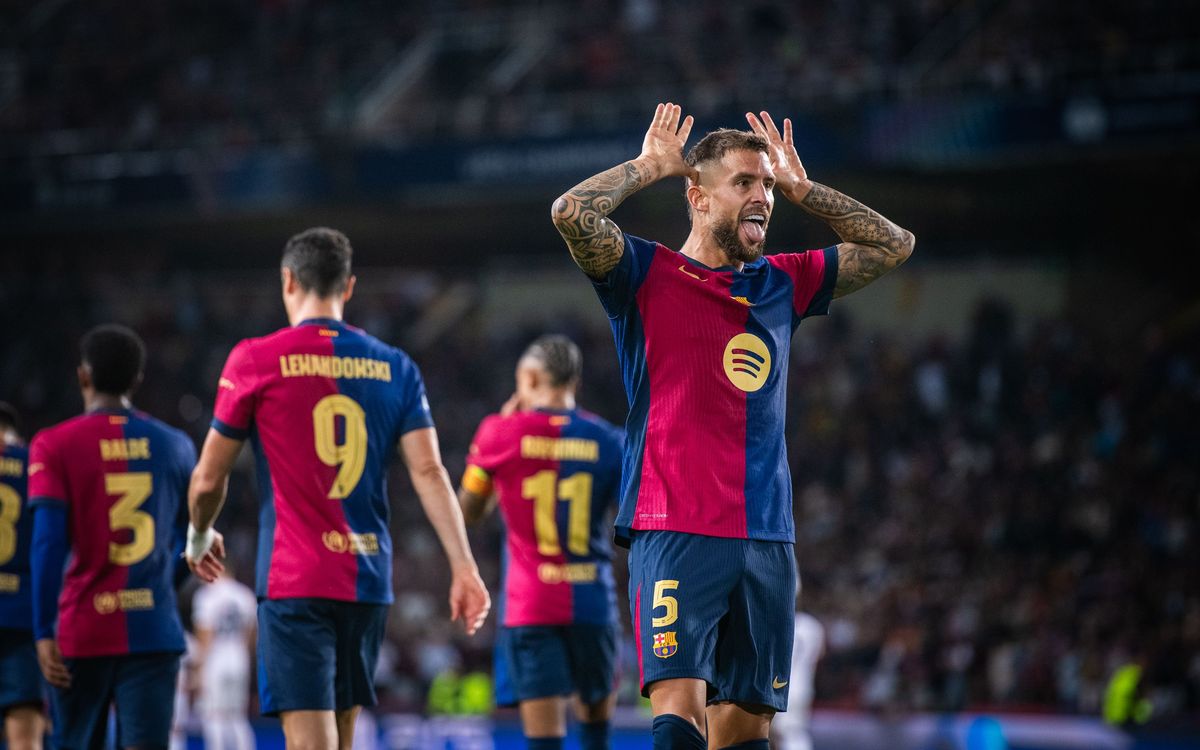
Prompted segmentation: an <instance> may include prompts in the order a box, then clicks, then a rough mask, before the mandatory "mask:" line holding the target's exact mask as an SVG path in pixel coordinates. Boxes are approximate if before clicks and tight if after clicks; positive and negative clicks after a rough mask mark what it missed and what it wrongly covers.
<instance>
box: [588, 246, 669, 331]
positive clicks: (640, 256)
mask: <svg viewBox="0 0 1200 750" xmlns="http://www.w3.org/2000/svg"><path fill="white" fill-rule="evenodd" d="M657 248H658V244H657V243H655V242H650V241H648V240H643V239H642V238H641V237H634V236H633V235H632V234H627V235H625V252H623V253H622V254H621V260H620V261H619V262H618V263H617V265H616V267H615V268H613V270H611V271H609V272H608V275H607V276H605V277H604V278H603V279H600V280H599V281H597V280H596V279H592V287H593V288H594V289H595V290H596V296H597V297H599V298H600V304H602V305H603V306H604V311H605V312H607V313H608V317H610V318H616V317H619V316H620V315H622V314H623V313H624V312H625V311H626V310H627V309H629V306H630V305H631V304H632V303H633V300H634V299H635V297H636V296H637V290H638V287H640V286H641V285H642V282H643V281H645V279H646V274H647V273H648V272H649V271H650V263H651V261H653V260H654V252H655V250H656V249H657Z"/></svg>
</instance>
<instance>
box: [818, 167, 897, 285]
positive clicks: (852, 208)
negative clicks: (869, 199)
mask: <svg viewBox="0 0 1200 750" xmlns="http://www.w3.org/2000/svg"><path fill="white" fill-rule="evenodd" d="M808 184H809V186H810V187H809V189H808V194H807V195H805V196H804V197H803V198H801V199H800V201H799V203H800V207H801V208H803V209H804V210H805V211H807V212H809V213H810V214H812V215H813V216H816V217H817V218H819V219H821V220H822V221H824V222H825V223H826V224H828V225H829V227H830V229H832V230H833V231H834V232H837V236H838V237H841V238H842V244H840V245H838V273H837V284H836V286H834V289H833V296H834V297H835V298H836V297H844V296H846V295H847V294H849V293H850V292H854V291H858V290H859V289H862V288H863V287H864V286H866V285H867V284H870V283H871V282H872V281H874V280H875V279H878V278H879V277H880V276H882V275H884V274H885V273H887V272H888V271H890V270H892V269H893V268H895V267H896V266H898V265H900V264H901V263H903V262H904V261H906V260H908V256H910V255H912V251H913V246H914V245H916V243H917V238H916V237H915V236H914V235H913V233H912V232H910V231H908V230H907V229H903V228H901V227H899V226H897V225H896V224H894V223H893V222H891V221H889V220H888V219H887V218H886V217H884V216H883V215H881V214H880V213H878V212H877V211H874V210H872V209H870V208H867V207H866V206H864V205H863V204H861V203H859V202H858V201H856V200H854V199H853V198H851V197H850V196H848V195H843V194H842V193H839V192H838V191H836V190H834V189H833V188H831V187H826V186H824V185H822V184H820V183H819V182H812V181H811V180H809V181H808Z"/></svg>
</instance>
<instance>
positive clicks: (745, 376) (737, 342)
mask: <svg viewBox="0 0 1200 750" xmlns="http://www.w3.org/2000/svg"><path fill="white" fill-rule="evenodd" d="M722 364H723V365H724V366H725V377H727V378H729V382H730V383H733V385H734V386H735V387H736V388H738V389H740V390H743V391H745V392H746V393H753V392H755V391H757V390H758V389H759V388H762V387H763V386H764V385H766V383H767V377H768V376H769V375H770V374H771V350H770V349H768V348H767V345H766V344H765V343H764V342H763V340H762V339H760V338H759V337H758V336H755V335H754V334H753V333H739V334H738V335H736V336H734V337H733V338H731V339H730V340H729V343H728V344H726V345H725V356H724V358H723V359H722Z"/></svg>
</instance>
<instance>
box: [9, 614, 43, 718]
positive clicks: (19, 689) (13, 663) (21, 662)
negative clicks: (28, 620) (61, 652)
mask: <svg viewBox="0 0 1200 750" xmlns="http://www.w3.org/2000/svg"><path fill="white" fill-rule="evenodd" d="M44 684H45V683H43V682H42V670H41V669H40V668H39V667H38V662H37V648H36V647H35V646H34V645H33V631H31V630H10V629H9V628H0V717H3V716H4V710H5V709H7V708H15V707H17V706H42V705H44V703H45V697H44V696H45V693H44V692H43V690H44V689H45V688H44Z"/></svg>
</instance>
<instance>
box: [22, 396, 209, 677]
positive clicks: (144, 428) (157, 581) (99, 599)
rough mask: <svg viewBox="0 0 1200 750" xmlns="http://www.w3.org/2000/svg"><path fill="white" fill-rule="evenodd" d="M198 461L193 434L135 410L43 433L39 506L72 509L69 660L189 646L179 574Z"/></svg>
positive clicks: (37, 475) (33, 456)
mask: <svg viewBox="0 0 1200 750" xmlns="http://www.w3.org/2000/svg"><path fill="white" fill-rule="evenodd" d="M195 463H196V448H195V446H194V445H193V444H192V441H191V438H189V437H188V436H187V435H185V434H184V433H183V432H181V431H179V430H177V429H175V428H173V427H169V426H168V425H166V424H164V423H162V422H160V421H159V420H157V419H155V418H153V417H151V416H150V415H148V414H146V413H144V412H141V411H137V410H133V409H120V410H97V411H92V412H88V413H87V414H83V415H81V416H78V417H75V418H74V419H69V420H67V421H66V422H62V423H60V424H58V425H55V426H54V427H50V428H48V429H45V430H42V431H41V432H39V433H38V434H37V435H36V436H34V438H33V442H32V444H31V445H30V448H29V497H30V505H31V506H33V507H36V506H38V505H40V504H47V505H49V504H56V505H59V507H62V508H63V509H64V510H65V511H66V529H67V537H68V544H69V550H70V557H69V558H68V559H69V562H68V564H67V567H66V571H65V573H63V574H62V575H63V580H62V588H61V590H60V593H59V597H58V626H57V630H56V634H55V636H56V638H57V640H58V645H59V648H60V649H61V650H62V653H63V656H67V657H71V658H79V657H90V656H120V655H125V654H135V653H147V652H182V651H183V650H184V642H183V626H182V624H181V623H180V620H179V612H178V608H177V605H176V599H175V586H174V579H175V575H176V573H177V571H178V570H179V556H180V554H181V553H182V551H183V539H184V532H185V531H186V528H187V486H188V481H189V480H190V479H191V474H192V469H193V468H194V466H195ZM39 512H42V511H39ZM54 573H56V571H42V573H41V574H42V575H52V574H54Z"/></svg>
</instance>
